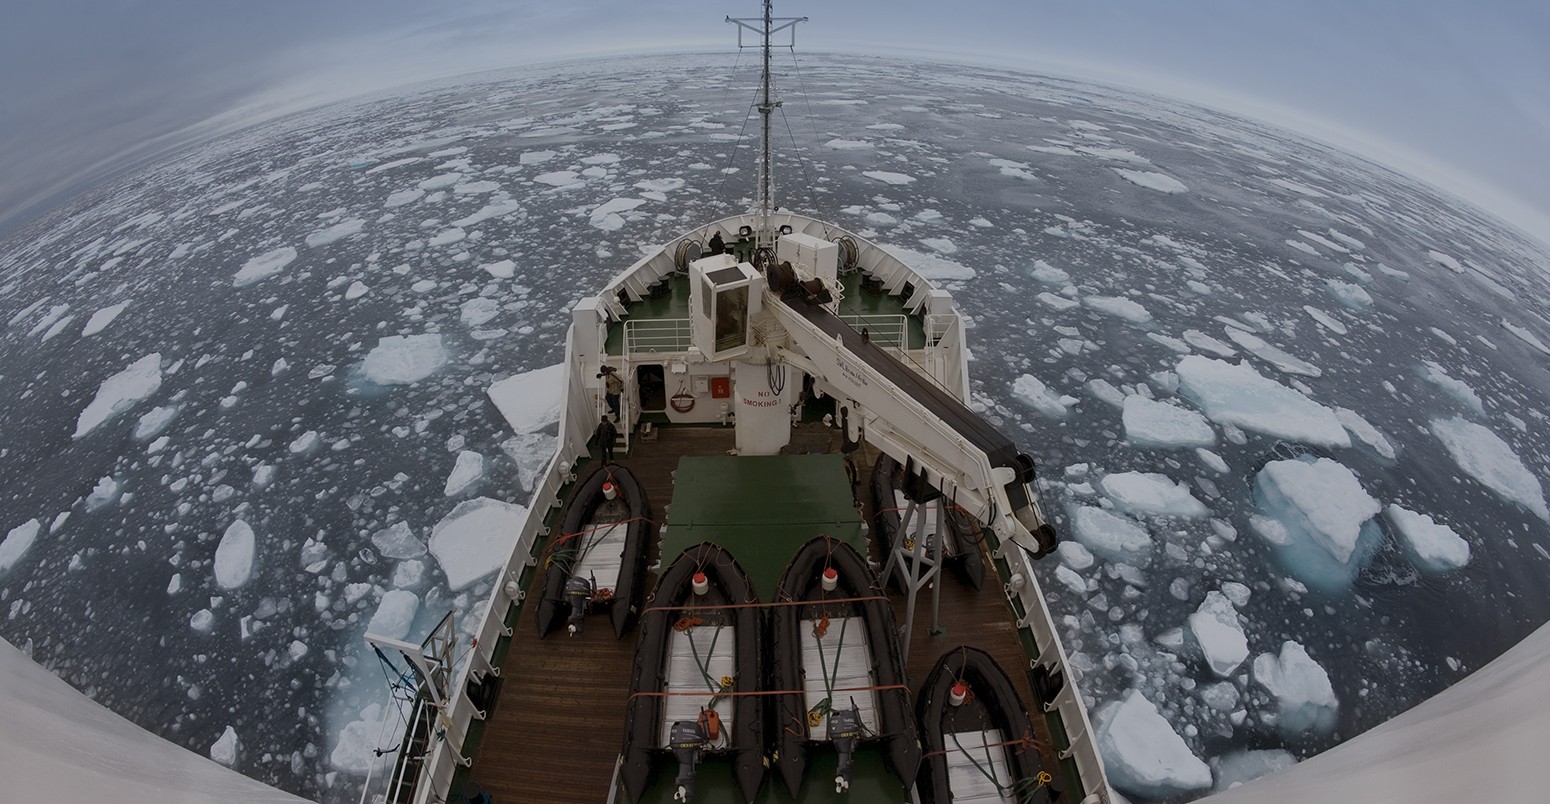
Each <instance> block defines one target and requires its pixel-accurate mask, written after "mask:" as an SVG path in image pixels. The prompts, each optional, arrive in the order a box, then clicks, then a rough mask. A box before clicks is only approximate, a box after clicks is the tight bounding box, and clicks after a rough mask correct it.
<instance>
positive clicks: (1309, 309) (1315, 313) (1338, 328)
mask: <svg viewBox="0 0 1550 804" xmlns="http://www.w3.org/2000/svg"><path fill="white" fill-rule="evenodd" d="M1302 311H1303V312H1305V313H1307V314H1308V317H1309V318H1311V319H1313V320H1314V321H1317V322H1318V324H1319V326H1321V327H1323V328H1325V329H1327V330H1329V331H1330V332H1333V333H1335V334H1336V335H1344V334H1346V333H1347V332H1349V331H1350V330H1348V329H1347V328H1346V325H1345V324H1342V323H1340V321H1338V320H1337V319H1336V318H1335V317H1334V316H1332V315H1330V314H1329V313H1326V312H1324V311H1323V310H1320V309H1319V308H1317V307H1313V306H1311V305H1307V304H1304V305H1303V306H1302Z"/></svg>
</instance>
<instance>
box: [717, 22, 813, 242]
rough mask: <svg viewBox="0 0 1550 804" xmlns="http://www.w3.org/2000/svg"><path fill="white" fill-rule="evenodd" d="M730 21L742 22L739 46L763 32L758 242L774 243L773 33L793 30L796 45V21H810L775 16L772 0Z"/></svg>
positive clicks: (739, 32)
mask: <svg viewBox="0 0 1550 804" xmlns="http://www.w3.org/2000/svg"><path fill="white" fill-rule="evenodd" d="M727 22H730V23H733V24H734V25H736V26H738V31H737V46H738V47H739V48H742V47H743V46H744V45H743V31H744V30H745V29H746V30H748V31H752V32H753V33H756V34H759V38H760V41H761V43H762V48H763V51H764V70H763V74H762V75H761V76H760V81H761V88H760V93H759V106H758V109H759V117H760V118H761V123H762V126H761V134H760V139H759V191H758V202H759V225H758V243H759V245H760V246H771V245H774V242H775V234H774V229H773V227H772V226H771V225H770V214H771V213H773V212H774V211H775V201H774V196H775V154H774V147H773V140H772V139H771V135H770V125H771V116H772V115H773V113H774V111H775V108H776V107H778V106H780V101H777V100H775V99H773V98H772V97H770V50H771V47H770V37H771V36H772V35H773V34H777V33H780V32H781V31H785V30H790V31H791V42H790V45H789V47H795V46H796V25H797V23H799V22H807V18H806V17H776V16H773V11H772V9H771V0H764V16H763V17H742V18H734V17H727Z"/></svg>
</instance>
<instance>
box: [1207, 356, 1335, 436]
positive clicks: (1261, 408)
mask: <svg viewBox="0 0 1550 804" xmlns="http://www.w3.org/2000/svg"><path fill="white" fill-rule="evenodd" d="M1177 372H1178V375H1179V392H1180V394H1182V395H1183V396H1184V397H1185V398H1186V399H1189V400H1190V401H1192V402H1194V403H1195V404H1196V405H1199V406H1200V409H1201V411H1203V412H1204V413H1205V414H1206V416H1207V417H1208V418H1210V419H1211V420H1212V421H1215V422H1219V423H1222V424H1231V425H1234V426H1237V427H1242V428H1243V429H1245V430H1253V431H1255V432H1259V433H1264V434H1265V435H1269V436H1275V437H1277V438H1285V439H1290V440H1293V441H1301V442H1303V443H1305V444H1314V445H1318V446H1325V447H1349V446H1351V438H1350V436H1348V435H1346V430H1345V428H1344V427H1342V426H1341V424H1340V419H1339V418H1337V417H1336V416H1335V414H1334V412H1333V411H1331V410H1330V409H1329V408H1326V407H1324V406H1323V405H1320V404H1319V403H1317V402H1314V401H1313V400H1311V399H1309V398H1307V397H1306V396H1303V395H1302V394H1301V393H1300V392H1298V391H1296V390H1294V389H1292V388H1288V387H1286V386H1284V385H1282V384H1280V383H1278V382H1276V381H1275V380H1270V379H1266V378H1265V377H1264V376H1263V375H1261V374H1260V373H1259V372H1257V371H1255V370H1254V369H1253V367H1251V366H1249V365H1248V364H1246V363H1239V364H1233V363H1227V362H1224V361H1221V360H1215V359H1212V358H1209V357H1201V356H1200V355H1185V356H1184V357H1183V358H1181V359H1180V360H1179V364H1178V368H1177Z"/></svg>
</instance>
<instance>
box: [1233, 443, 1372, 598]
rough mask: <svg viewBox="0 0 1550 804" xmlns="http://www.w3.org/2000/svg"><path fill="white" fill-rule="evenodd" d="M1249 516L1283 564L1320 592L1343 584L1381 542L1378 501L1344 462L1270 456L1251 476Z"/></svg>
mask: <svg viewBox="0 0 1550 804" xmlns="http://www.w3.org/2000/svg"><path fill="white" fill-rule="evenodd" d="M1254 501H1255V503H1256V505H1257V506H1258V508H1259V512H1260V513H1259V514H1257V515H1255V516H1254V517H1252V518H1251V520H1250V522H1251V524H1252V525H1253V526H1254V529H1255V530H1256V531H1257V532H1258V533H1259V535H1260V536H1262V537H1264V538H1265V540H1266V541H1268V542H1270V543H1271V544H1273V545H1275V548H1276V555H1277V557H1278V558H1279V559H1280V561H1281V563H1282V564H1283V565H1284V566H1285V568H1286V570H1287V571H1288V572H1290V573H1291V574H1292V575H1293V576H1295V577H1296V578H1297V579H1298V580H1300V581H1302V582H1303V583H1305V584H1307V585H1308V586H1310V587H1314V588H1317V589H1319V590H1321V591H1324V592H1330V593H1334V592H1340V591H1344V590H1345V589H1348V588H1349V587H1350V585H1351V582H1352V581H1354V580H1356V576H1357V573H1359V572H1361V570H1362V568H1363V567H1364V566H1366V565H1367V562H1368V561H1370V560H1372V557H1373V555H1374V554H1376V553H1377V551H1378V549H1379V548H1380V547H1382V546H1383V532H1382V531H1381V530H1379V529H1378V526H1377V524H1376V523H1375V522H1374V521H1373V516H1374V515H1376V514H1377V513H1378V510H1379V508H1380V507H1381V506H1379V505H1378V501H1377V500H1374V499H1373V498H1372V497H1371V496H1370V495H1368V494H1367V492H1366V491H1364V490H1363V489H1362V484H1361V482H1360V481H1358V480H1357V479H1356V475H1355V474H1353V473H1352V472H1351V470H1350V469H1348V468H1346V467H1345V466H1344V465H1342V464H1340V463H1337V462H1336V461H1332V460H1330V459H1328V458H1312V457H1310V456H1303V457H1301V458H1296V459H1292V460H1283V461H1271V462H1269V463H1267V464H1265V466H1264V467H1263V468H1261V469H1260V470H1259V473H1258V474H1256V475H1255V477H1254Z"/></svg>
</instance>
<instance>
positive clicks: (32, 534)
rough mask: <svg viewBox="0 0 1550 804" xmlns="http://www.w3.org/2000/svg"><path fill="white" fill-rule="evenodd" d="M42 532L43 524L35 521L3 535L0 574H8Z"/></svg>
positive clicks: (0, 552)
mask: <svg viewBox="0 0 1550 804" xmlns="http://www.w3.org/2000/svg"><path fill="white" fill-rule="evenodd" d="M42 530H43V523H42V522H39V521H38V520H36V519H29V520H27V521H26V522H23V523H21V524H20V525H17V526H16V527H14V528H11V530H10V532H9V533H7V534H5V541H0V573H5V572H9V571H10V570H11V568H12V567H14V566H16V562H18V561H20V560H21V559H22V556H24V555H26V554H27V551H28V550H30V549H32V544H33V542H35V541H37V538H38V534H39V533H40V532H42Z"/></svg>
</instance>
